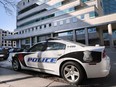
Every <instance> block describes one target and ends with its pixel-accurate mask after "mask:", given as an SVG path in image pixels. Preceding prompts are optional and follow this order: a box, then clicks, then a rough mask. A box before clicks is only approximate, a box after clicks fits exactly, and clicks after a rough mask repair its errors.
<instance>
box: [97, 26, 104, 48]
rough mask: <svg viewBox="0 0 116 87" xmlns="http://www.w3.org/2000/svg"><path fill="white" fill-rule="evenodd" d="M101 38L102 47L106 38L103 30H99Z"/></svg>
mask: <svg viewBox="0 0 116 87" xmlns="http://www.w3.org/2000/svg"><path fill="white" fill-rule="evenodd" d="M98 34H99V38H100V45H102V46H103V45H104V38H103V30H102V29H101V28H100V29H99V30H98Z"/></svg>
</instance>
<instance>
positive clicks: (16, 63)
mask: <svg viewBox="0 0 116 87" xmlns="http://www.w3.org/2000/svg"><path fill="white" fill-rule="evenodd" d="M12 68H13V70H15V71H19V70H21V66H20V63H19V61H18V60H17V59H14V60H13V61H12Z"/></svg>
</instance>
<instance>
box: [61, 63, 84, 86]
mask: <svg viewBox="0 0 116 87" xmlns="http://www.w3.org/2000/svg"><path fill="white" fill-rule="evenodd" d="M61 75H62V77H63V78H64V79H65V80H66V81H68V82H69V83H70V84H76V85H78V84H79V83H80V82H81V81H82V80H83V78H84V73H83V69H82V68H81V66H80V65H79V64H78V63H76V62H66V63H64V64H63V66H62V68H61Z"/></svg>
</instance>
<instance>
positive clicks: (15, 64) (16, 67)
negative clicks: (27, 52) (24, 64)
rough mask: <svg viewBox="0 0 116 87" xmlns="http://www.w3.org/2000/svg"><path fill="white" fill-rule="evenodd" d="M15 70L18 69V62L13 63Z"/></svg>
mask: <svg viewBox="0 0 116 87" xmlns="http://www.w3.org/2000/svg"><path fill="white" fill-rule="evenodd" d="M13 68H14V69H15V70H17V69H18V62H17V61H16V60H15V61H14V62H13Z"/></svg>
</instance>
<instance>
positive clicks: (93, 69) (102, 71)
mask: <svg viewBox="0 0 116 87" xmlns="http://www.w3.org/2000/svg"><path fill="white" fill-rule="evenodd" d="M87 66H88V68H87V67H86V68H87V69H86V70H87V77H88V78H100V77H106V76H107V75H109V73H110V68H111V65H110V58H109V57H108V56H106V57H105V58H103V59H102V61H101V62H100V63H98V64H96V65H87Z"/></svg>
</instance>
